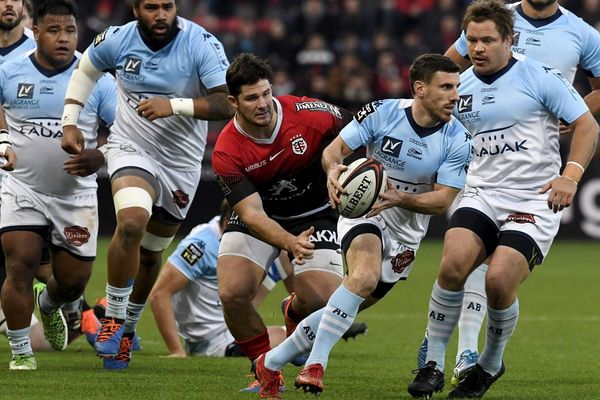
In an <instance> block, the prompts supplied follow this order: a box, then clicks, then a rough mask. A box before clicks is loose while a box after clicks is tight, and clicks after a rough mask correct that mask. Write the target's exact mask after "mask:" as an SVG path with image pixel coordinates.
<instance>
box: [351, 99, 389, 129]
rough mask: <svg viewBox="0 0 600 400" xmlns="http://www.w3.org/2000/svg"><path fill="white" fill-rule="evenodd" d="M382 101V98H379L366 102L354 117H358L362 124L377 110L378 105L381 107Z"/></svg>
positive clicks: (357, 119)
mask: <svg viewBox="0 0 600 400" xmlns="http://www.w3.org/2000/svg"><path fill="white" fill-rule="evenodd" d="M382 103H383V102H382V101H381V100H378V101H372V102H370V103H367V104H365V105H364V106H363V107H362V108H361V109H360V110H358V112H357V113H356V115H355V116H354V118H356V121H357V122H358V123H359V124H360V123H361V122H363V121H364V120H365V118H367V117H368V116H369V115H371V114H373V113H374V112H375V111H376V110H377V107H379V106H380V105H381V104H382Z"/></svg>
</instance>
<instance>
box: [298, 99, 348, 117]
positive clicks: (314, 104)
mask: <svg viewBox="0 0 600 400" xmlns="http://www.w3.org/2000/svg"><path fill="white" fill-rule="evenodd" d="M294 105H295V106H296V111H320V112H328V113H330V114H332V115H334V116H335V117H336V118H342V113H341V112H340V108H339V107H337V106H334V105H333V104H329V103H325V102H323V101H302V102H299V103H294Z"/></svg>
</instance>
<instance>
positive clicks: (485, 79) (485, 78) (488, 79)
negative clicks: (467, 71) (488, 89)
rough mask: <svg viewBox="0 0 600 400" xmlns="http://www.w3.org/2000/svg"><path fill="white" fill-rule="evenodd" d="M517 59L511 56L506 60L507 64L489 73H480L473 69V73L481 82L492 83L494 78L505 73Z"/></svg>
mask: <svg viewBox="0 0 600 400" xmlns="http://www.w3.org/2000/svg"><path fill="white" fill-rule="evenodd" d="M517 61H518V60H517V59H516V58H514V57H511V58H510V60H508V64H506V65H505V66H504V67H503V68H502V69H501V70H499V71H496V72H494V73H493V74H491V75H480V74H478V73H477V72H476V71H475V69H473V75H475V77H476V78H477V79H479V80H480V81H482V82H483V83H486V84H488V85H491V84H492V83H494V81H496V79H498V78H500V77H501V76H502V75H504V74H505V73H507V72H508V71H509V70H510V69H511V68H512V66H513V65H515V64H516V62H517Z"/></svg>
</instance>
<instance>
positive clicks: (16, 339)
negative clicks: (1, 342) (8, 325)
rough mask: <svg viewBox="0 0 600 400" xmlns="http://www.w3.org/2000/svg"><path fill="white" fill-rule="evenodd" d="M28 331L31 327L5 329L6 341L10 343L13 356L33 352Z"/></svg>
mask: <svg viewBox="0 0 600 400" xmlns="http://www.w3.org/2000/svg"><path fill="white" fill-rule="evenodd" d="M30 332H31V327H29V326H28V327H27V328H23V329H15V330H14V331H12V330H10V329H6V336H8V343H9V344H10V349H11V350H12V354H13V356H18V355H20V354H33V350H32V349H31V339H29V333H30Z"/></svg>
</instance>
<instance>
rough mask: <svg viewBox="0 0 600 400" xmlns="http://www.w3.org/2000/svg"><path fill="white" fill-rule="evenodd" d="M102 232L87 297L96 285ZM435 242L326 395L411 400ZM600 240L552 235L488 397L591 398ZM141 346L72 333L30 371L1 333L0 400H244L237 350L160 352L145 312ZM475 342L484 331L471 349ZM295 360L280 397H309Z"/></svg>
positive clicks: (353, 345) (337, 359)
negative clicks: (123, 358) (108, 351)
mask: <svg viewBox="0 0 600 400" xmlns="http://www.w3.org/2000/svg"><path fill="white" fill-rule="evenodd" d="M106 246H107V241H106V240H102V241H101V242H100V243H99V252H98V254H99V257H98V259H97V263H96V266H95V271H94V276H93V278H92V280H91V281H90V285H89V287H88V291H87V293H86V298H87V299H88V301H90V302H92V301H93V300H94V299H95V298H96V297H100V296H101V295H102V294H103V292H104V285H105V279H106V268H105V265H106V261H105V255H106ZM440 253H441V243H440V242H437V241H427V242H425V243H424V244H423V246H422V247H421V249H420V250H419V254H418V256H417V260H416V265H415V268H414V269H413V272H412V274H411V277H410V279H409V280H408V281H406V282H400V283H399V284H397V285H396V287H395V288H394V289H393V290H392V291H391V292H390V294H389V295H388V296H387V297H386V298H385V299H384V300H383V301H382V302H380V303H379V304H378V305H376V306H375V307H373V308H372V309H370V310H367V311H366V312H364V313H362V314H360V315H359V317H358V318H357V320H360V321H364V322H367V323H368V325H369V332H368V334H367V335H366V336H360V337H358V338H357V339H356V340H350V341H349V342H344V341H340V343H338V345H337V346H336V347H335V348H334V351H333V353H332V355H331V358H330V362H329V367H328V369H327V371H326V374H325V381H324V383H325V391H324V393H323V394H322V396H321V397H322V398H324V399H377V400H381V399H409V398H410V396H409V395H408V393H407V392H406V387H407V385H408V383H409V382H410V381H411V380H412V378H413V375H412V374H411V370H412V369H414V368H415V365H416V352H417V348H418V346H419V344H420V342H421V339H422V336H423V330H424V328H425V324H426V311H427V303H428V299H429V293H430V290H431V285H432V283H433V280H434V278H435V275H436V272H437V268H438V262H439V257H440ZM599 259H600V246H599V244H598V243H596V242H584V243H575V242H558V243H555V245H554V247H553V249H552V251H551V253H550V255H549V256H548V258H547V260H546V262H545V263H544V265H542V266H538V267H537V268H536V269H535V271H534V273H533V275H532V276H531V277H530V278H529V279H528V280H527V281H526V282H525V283H524V284H523V285H522V287H521V289H520V292H519V293H520V294H519V299H520V303H521V316H520V320H519V323H518V326H517V330H516V332H515V335H514V336H513V339H512V340H511V342H510V343H509V345H508V348H507V352H506V355H505V362H506V367H507V372H506V374H505V375H504V376H503V377H502V378H501V379H500V380H499V381H498V382H497V383H496V384H494V386H492V388H491V389H490V391H489V392H488V394H486V396H485V398H487V399H600V377H599V376H600V375H599V371H600V361H599V360H600V358H598V352H599V345H598V332H600V311H598V304H600V294H599V292H598V289H597V286H596V282H598V281H599V280H600V269H599V268H598V267H597V266H598V262H599V261H598V260H599ZM283 297H284V292H283V289H282V288H281V287H279V286H278V287H277V288H276V289H275V291H274V292H273V293H272V294H271V295H270V296H269V297H267V299H266V300H265V302H264V303H263V305H262V306H261V309H260V311H261V313H262V315H263V317H264V319H265V321H266V322H267V323H268V324H283V321H282V317H281V313H280V310H279V304H280V301H281V299H282V298H283ZM138 333H139V335H140V336H141V337H142V345H143V350H142V351H140V352H136V353H134V359H133V361H132V363H131V365H130V367H129V370H127V371H125V372H108V371H104V370H102V367H101V365H102V364H101V361H100V359H98V358H96V357H95V356H94V353H93V350H92V348H91V347H90V346H89V345H88V344H87V342H86V341H85V338H83V337H81V338H79V339H78V340H76V341H75V342H74V343H72V344H71V345H70V346H69V348H68V349H67V350H66V351H64V352H62V353H58V352H45V353H38V354H37V359H38V370H37V371H31V372H30V371H9V370H8V362H9V360H10V350H9V348H8V342H7V340H6V339H5V338H3V337H0V383H1V386H0V399H47V398H53V399H88V400H91V399H106V398H114V399H144V400H149V399H176V398H178V399H179V398H185V399H251V398H257V395H254V394H247V393H239V392H238V390H239V389H240V388H242V387H243V386H245V385H246V384H247V383H249V382H250V380H251V378H249V377H247V376H246V374H247V373H248V372H249V363H248V361H247V360H246V359H243V358H239V359H211V358H204V357H196V358H187V359H168V358H162V357H161V356H162V355H164V354H166V348H165V346H164V344H163V342H162V340H161V338H160V335H159V333H158V331H157V329H156V328H155V325H154V320H153V318H152V314H151V311H150V310H149V309H147V311H146V313H145V314H144V317H143V318H142V321H141V323H140V326H139V330H138ZM482 346H483V336H482V338H481V340H480V348H482ZM454 349H455V338H453V339H452V341H451V345H450V347H449V350H448V354H447V357H446V358H447V364H446V371H447V378H446V382H447V386H446V389H445V390H444V391H443V392H442V393H440V394H437V395H434V398H445V395H446V394H447V392H448V390H449V385H450V376H449V374H450V373H451V371H452V367H453V365H452V364H453V362H454V351H455V350H454ZM298 371H299V368H296V367H292V366H290V367H286V368H285V370H284V377H285V380H286V384H287V386H288V392H287V393H284V395H283V398H285V399H300V398H306V396H309V395H305V394H303V393H302V392H300V391H296V390H293V381H294V379H295V376H296V374H297V372H298Z"/></svg>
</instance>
